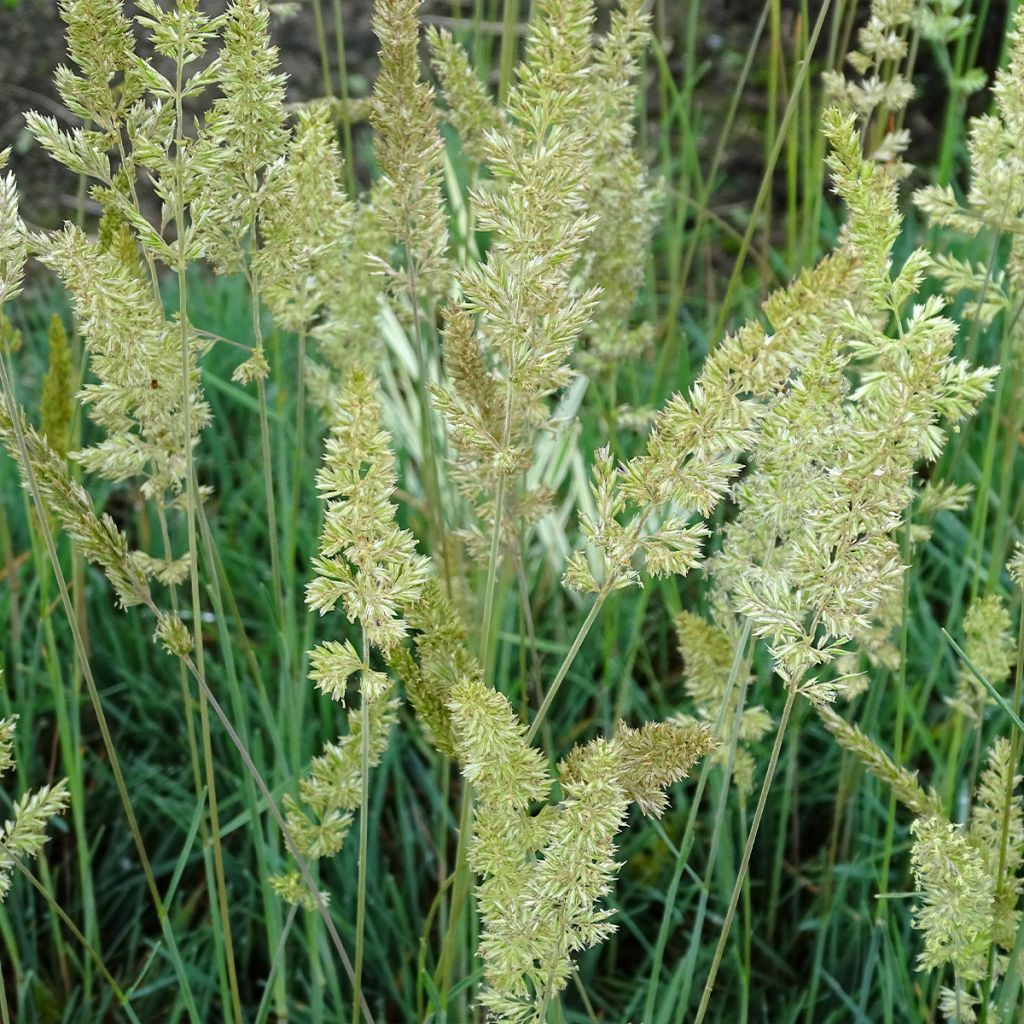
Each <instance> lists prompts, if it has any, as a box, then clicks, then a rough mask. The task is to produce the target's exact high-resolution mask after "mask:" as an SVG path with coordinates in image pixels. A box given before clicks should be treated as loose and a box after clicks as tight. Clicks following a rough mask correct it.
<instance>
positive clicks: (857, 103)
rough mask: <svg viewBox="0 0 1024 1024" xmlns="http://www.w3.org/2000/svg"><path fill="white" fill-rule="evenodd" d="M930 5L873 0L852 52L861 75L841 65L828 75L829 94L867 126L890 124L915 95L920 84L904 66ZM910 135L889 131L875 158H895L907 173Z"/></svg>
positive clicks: (914, 0)
mask: <svg viewBox="0 0 1024 1024" xmlns="http://www.w3.org/2000/svg"><path fill="white" fill-rule="evenodd" d="M927 6H928V5H927V4H922V3H920V2H919V0H872V3H871V8H870V13H869V15H868V20H867V22H866V23H865V24H864V25H863V26H862V27H861V28H860V30H859V31H858V33H857V49H855V50H852V51H851V52H850V53H848V54H847V55H846V62H847V64H849V66H850V68H851V69H852V71H853V72H854V75H855V76H856V77H853V78H849V77H847V76H846V75H845V74H843V73H842V72H841V71H826V72H825V73H824V75H823V76H822V78H823V82H824V85H825V94H826V96H827V97H828V98H829V100H830V101H831V102H833V103H835V104H837V105H838V106H840V107H841V108H842V109H843V110H845V111H849V112H850V113H852V114H854V115H855V116H856V118H857V121H858V123H859V124H860V125H861V126H862V127H864V128H866V127H867V126H868V125H870V124H872V123H874V124H875V125H876V126H879V125H884V124H886V122H887V121H888V120H889V118H890V116H891V115H894V114H900V113H901V112H902V111H903V110H904V109H905V108H906V106H907V104H908V103H909V102H910V100H911V99H912V98H913V95H914V87H913V85H912V84H911V82H910V80H909V79H908V78H907V76H906V74H905V73H904V68H903V65H904V63H905V61H906V57H907V52H908V49H909V44H908V40H907V35H908V32H909V30H910V27H911V23H912V21H913V20H914V17H915V15H916V14H917V13H919V11H920V10H921V9H922V8H924V7H927ZM909 141H910V133H909V132H908V131H907V130H906V129H905V128H900V129H896V130H890V131H887V132H886V134H885V135H884V137H883V138H882V140H881V142H880V145H879V146H878V148H877V150H876V151H875V152H874V153H873V154H872V158H873V159H876V160H879V161H881V162H884V163H894V164H895V165H896V166H897V167H899V169H900V171H901V172H902V173H905V172H907V171H909V170H910V168H909V167H907V166H906V165H905V164H903V162H902V160H901V159H900V157H901V155H902V154H903V152H904V151H905V150H906V148H907V144H908V143H909Z"/></svg>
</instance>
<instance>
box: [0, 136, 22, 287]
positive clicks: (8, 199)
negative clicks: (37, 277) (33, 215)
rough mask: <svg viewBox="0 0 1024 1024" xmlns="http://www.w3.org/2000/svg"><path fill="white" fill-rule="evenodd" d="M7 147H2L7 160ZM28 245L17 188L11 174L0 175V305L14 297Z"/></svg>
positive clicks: (20, 280) (1, 164)
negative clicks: (19, 208) (5, 148)
mask: <svg viewBox="0 0 1024 1024" xmlns="http://www.w3.org/2000/svg"><path fill="white" fill-rule="evenodd" d="M9 152H10V150H4V152H3V156H4V160H3V161H2V162H0V170H3V164H4V163H6V157H7V154H8V153H9ZM27 255H28V245H27V242H26V238H25V225H24V223H23V222H22V219H21V215H20V213H19V212H18V189H17V186H16V184H15V182H14V175H13V174H10V173H8V174H3V175H0V307H2V306H4V305H5V304H6V303H8V302H10V301H11V300H12V299H14V298H17V296H18V295H19V294H20V293H21V282H22V278H23V277H24V273H25V259H26V257H27Z"/></svg>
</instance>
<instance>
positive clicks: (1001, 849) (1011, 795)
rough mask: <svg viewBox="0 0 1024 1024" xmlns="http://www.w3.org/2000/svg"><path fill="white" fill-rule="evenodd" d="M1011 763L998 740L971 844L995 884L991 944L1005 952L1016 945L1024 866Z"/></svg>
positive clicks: (981, 788)
mask: <svg viewBox="0 0 1024 1024" xmlns="http://www.w3.org/2000/svg"><path fill="white" fill-rule="evenodd" d="M1018 768H1019V765H1015V764H1014V763H1013V747H1012V745H1011V743H1010V741H1009V740H1008V739H1005V738H1004V737H999V738H998V739H996V741H995V742H994V743H993V744H992V747H991V749H990V750H989V752H988V759H987V761H986V764H985V768H984V770H983V771H982V774H981V780H980V781H979V783H978V787H977V791H976V793H975V802H974V806H973V808H972V810H971V826H970V831H969V833H968V839H969V840H970V843H971V845H972V846H973V847H974V848H975V849H977V850H978V851H979V852H980V853H981V854H982V856H983V857H984V859H985V863H986V866H987V870H988V874H989V877H990V878H992V879H994V881H995V891H994V893H993V899H992V941H993V942H994V943H995V944H996V945H997V946H999V947H1001V948H1002V949H1003V950H1004V951H1006V952H1009V951H1010V950H1012V949H1013V947H1014V944H1015V942H1016V941H1017V929H1018V927H1019V925H1020V920H1021V910H1020V907H1019V906H1018V903H1019V901H1020V895H1021V893H1022V892H1024V879H1022V878H1021V877H1020V874H1019V873H1020V868H1021V864H1022V863H1024V800H1022V799H1021V796H1020V794H1019V792H1018V789H1019V787H1020V782H1021V776H1020V774H1019V773H1018Z"/></svg>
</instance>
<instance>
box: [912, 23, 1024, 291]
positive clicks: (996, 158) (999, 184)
mask: <svg viewBox="0 0 1024 1024" xmlns="http://www.w3.org/2000/svg"><path fill="white" fill-rule="evenodd" d="M1008 43H1009V61H1008V64H1007V66H1006V67H1004V68H1002V69H1000V70H999V71H998V72H997V73H996V80H995V84H994V86H993V89H992V92H993V95H994V97H995V109H994V110H993V111H992V113H989V114H984V115H982V116H981V117H976V118H974V119H973V120H972V121H971V122H970V131H969V135H968V150H969V152H970V158H971V177H970V187H969V188H968V190H967V195H966V197H965V200H964V203H963V204H961V203H960V201H959V200H958V199H957V196H956V194H955V193H954V191H953V189H952V188H951V187H950V186H948V185H929V186H927V187H925V188H923V189H921V190H919V191H918V192H916V193H915V195H914V202H915V203H917V205H918V206H919V207H920V208H921V209H922V210H923V211H924V212H925V213H927V214H928V215H929V218H930V219H931V221H932V223H934V224H941V225H945V226H946V227H951V228H955V229H956V230H957V231H961V232H963V233H965V234H967V235H971V236H974V235H976V234H977V233H978V232H979V231H980V230H982V228H986V227H987V228H990V229H993V230H996V231H1009V232H1016V231H1018V230H1019V225H1020V218H1021V211H1022V210H1024V181H1022V179H1021V174H1020V164H1021V160H1022V159H1024V11H1022V10H1020V9H1018V10H1017V13H1016V15H1015V17H1014V23H1013V29H1012V31H1011V32H1010V34H1009V36H1008ZM960 269H961V274H960V280H956V281H954V282H953V283H954V284H963V283H964V282H963V280H962V278H963V277H965V276H968V272H969V271H970V275H969V276H970V277H972V278H973V282H972V290H973V291H978V292H979V293H980V294H982V295H984V294H985V292H986V290H987V289H988V288H992V287H996V286H997V285H998V283H999V282H998V281H992V282H989V283H987V282H986V278H987V277H988V272H987V270H986V268H983V267H980V268H969V267H961V268H960ZM1008 271H1009V275H1010V278H1011V280H1012V281H1013V283H1014V284H1015V285H1018V286H1019V284H1020V282H1021V280H1024V261H1022V254H1021V250H1020V244H1019V243H1015V244H1014V246H1013V253H1012V254H1011V257H1010V260H1009V262H1008Z"/></svg>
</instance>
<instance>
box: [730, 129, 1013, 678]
mask: <svg viewBox="0 0 1024 1024" xmlns="http://www.w3.org/2000/svg"><path fill="white" fill-rule="evenodd" d="M825 130H826V134H827V136H828V139H829V142H830V144H831V146H832V153H831V156H830V158H829V162H830V165H831V167H832V171H833V179H834V181H835V186H836V189H837V191H838V192H839V194H840V195H841V196H842V197H843V199H845V201H846V203H847V205H848V207H849V211H850V216H849V222H848V224H847V227H846V229H845V232H844V239H843V244H844V248H845V249H846V250H847V251H848V252H849V253H850V255H851V256H852V258H853V267H852V268H851V273H850V275H849V279H848V280H847V282H846V287H847V289H848V291H847V293H846V301H845V303H843V305H842V306H841V307H840V309H839V310H838V311H837V312H838V315H837V316H835V318H834V319H833V318H831V317H829V318H828V319H824V320H823V321H822V322H820V323H819V324H818V325H816V327H817V330H816V331H815V332H814V333H815V334H816V340H815V342H814V344H813V347H812V349H811V350H810V351H809V353H808V355H807V357H806V360H805V361H804V362H803V365H802V367H801V370H800V373H799V376H798V377H797V378H796V379H795V380H793V381H792V382H791V383H790V385H789V386H788V388H787V390H786V392H785V393H784V394H783V395H782V396H781V397H780V399H779V400H778V401H776V402H775V403H774V404H773V405H772V406H771V408H770V409H769V410H767V411H766V413H765V415H764V416H763V417H762V418H761V420H760V424H759V433H758V438H757V443H756V446H755V448H754V450H753V454H752V470H751V471H750V472H749V473H748V474H747V476H746V477H745V478H744V480H743V481H742V482H741V483H740V484H739V485H738V486H737V488H736V492H735V500H736V503H737V505H738V514H737V517H736V519H735V520H734V521H733V522H732V523H730V524H729V525H728V527H727V528H726V531H725V537H726V539H725V543H724V545H723V550H722V552H721V553H720V554H719V555H718V556H716V558H715V561H714V565H713V572H714V577H715V586H716V587H717V588H718V589H719V590H720V591H723V592H725V593H728V594H729V595H730V597H729V600H730V601H731V602H732V605H733V607H734V608H735V610H736V611H737V612H738V613H739V614H741V615H744V616H746V617H748V618H749V619H750V620H751V623H752V627H753V631H754V633H755V635H757V636H760V637H763V638H765V639H766V641H767V642H768V644H769V647H770V649H771V651H772V653H773V656H774V657H775V659H776V665H777V669H778V670H779V672H780V673H781V674H782V675H783V677H784V678H787V679H789V680H790V681H794V680H797V679H801V678H804V677H806V676H807V674H808V673H809V672H811V671H812V670H813V669H814V668H815V667H816V666H820V665H823V664H825V663H828V662H830V661H832V660H834V658H835V657H836V656H837V655H838V654H839V653H840V652H841V651H842V649H843V648H844V646H845V645H846V644H848V643H849V641H850V640H856V639H857V638H858V637H859V636H861V635H863V634H866V633H869V632H870V631H871V629H872V624H873V622H874V620H875V617H876V614H877V610H878V609H879V607H880V606H883V602H884V601H885V600H886V599H887V598H888V597H890V596H891V595H892V594H893V593H894V591H895V590H896V588H897V586H898V584H899V581H900V580H901V578H902V574H903V572H904V566H903V564H902V561H901V557H900V550H899V543H898V541H897V539H896V532H897V530H898V528H899V527H900V525H901V523H902V521H903V517H904V516H905V514H906V511H907V509H908V507H909V506H910V504H911V502H912V501H913V497H914V490H913V481H914V476H915V472H916V467H917V465H918V463H919V462H922V461H933V460H935V459H936V458H937V457H938V455H939V454H940V453H941V451H942V446H943V443H944V439H945V431H946V429H948V427H949V426H950V425H953V424H955V423H956V422H957V421H958V420H959V419H961V418H963V417H964V416H966V415H968V414H969V413H970V412H971V411H972V410H973V408H974V407H975V406H976V405H977V403H978V402H979V401H980V399H981V398H982V397H983V396H984V394H985V392H986V391H987V389H988V388H989V386H990V382H991V379H992V377H993V376H994V371H993V370H990V369H981V370H978V369H971V368H970V367H968V366H967V365H966V364H965V363H964V362H963V361H961V360H956V359H954V358H953V355H952V346H953V341H954V338H955V335H956V325H955V324H954V323H953V321H951V320H949V319H948V318H946V317H944V316H943V315H942V303H941V301H940V300H937V299H934V298H929V299H926V300H925V301H924V302H922V303H920V304H915V305H911V299H912V297H913V296H914V295H915V293H916V291H917V289H918V287H919V285H920V282H921V278H922V276H923V273H924V270H925V268H926V266H927V262H928V261H927V256H926V255H925V254H924V253H923V252H921V251H917V252H914V253H912V254H911V255H910V256H909V257H908V259H907V260H906V262H905V263H904V265H903V267H902V268H901V269H900V270H899V271H898V272H893V269H892V265H891V264H892V258H891V247H892V244H893V241H894V240H895V237H896V235H897V233H898V230H899V225H900V217H899V213H898V210H897V206H896V199H897V196H896V189H897V185H896V179H895V177H894V176H893V175H892V174H891V173H890V172H888V171H887V170H886V169H885V168H884V167H882V166H881V165H879V164H877V163H875V162H873V161H870V160H867V159H865V158H864V157H863V156H862V155H861V153H860V147H859V142H858V137H857V133H856V128H855V123H854V120H853V118H852V117H843V116H842V115H841V114H840V113H839V112H838V111H837V110H835V109H833V110H831V111H829V112H827V113H826V116H825ZM908 307H909V308H908ZM889 323H893V324H894V325H895V326H894V329H893V330H892V331H891V332H889V331H887V330H886V325H887V324H889ZM809 340H810V336H809V335H805V338H804V344H806V343H807V342H808V341H809ZM796 438H799V439H800V441H799V444H797V443H795V439H796ZM828 694H829V691H828V689H827V688H826V689H825V690H823V691H821V693H820V694H819V695H821V696H828ZM808 696H811V697H813V696H814V694H813V693H812V692H810V691H809V692H808Z"/></svg>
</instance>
